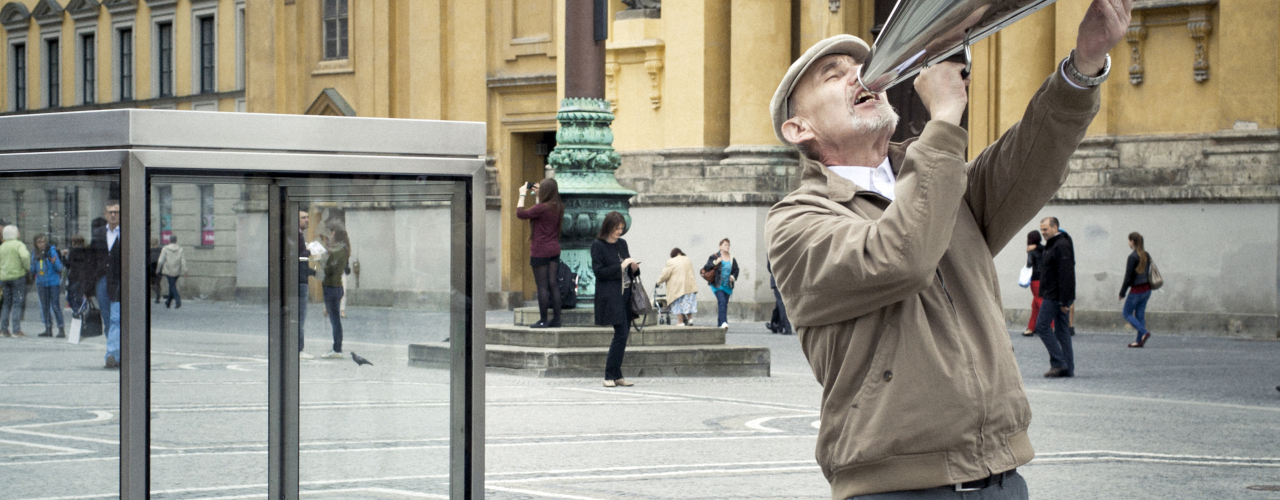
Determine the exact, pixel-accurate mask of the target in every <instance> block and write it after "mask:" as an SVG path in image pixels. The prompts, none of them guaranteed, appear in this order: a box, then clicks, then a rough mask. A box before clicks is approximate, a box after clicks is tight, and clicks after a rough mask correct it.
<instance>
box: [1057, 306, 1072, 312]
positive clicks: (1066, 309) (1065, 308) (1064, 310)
mask: <svg viewBox="0 0 1280 500" xmlns="http://www.w3.org/2000/svg"><path fill="white" fill-rule="evenodd" d="M1058 309H1062V312H1070V311H1071V308H1070V307H1059V308H1058Z"/></svg>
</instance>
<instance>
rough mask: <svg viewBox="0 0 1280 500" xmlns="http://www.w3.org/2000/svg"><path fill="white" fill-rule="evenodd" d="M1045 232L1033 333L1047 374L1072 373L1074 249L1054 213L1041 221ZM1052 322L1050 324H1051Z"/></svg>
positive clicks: (1073, 368)
mask: <svg viewBox="0 0 1280 500" xmlns="http://www.w3.org/2000/svg"><path fill="white" fill-rule="evenodd" d="M1040 235H1041V236H1044V241H1045V243H1044V254H1043V256H1042V257H1041V259H1040V298H1041V300H1042V302H1041V303H1040V316H1039V317H1038V318H1036V335H1039V336H1040V341H1042V342H1044V348H1045V349H1047V350H1048V351H1049V371H1047V372H1045V373H1044V376H1046V377H1050V378H1057V377H1074V376H1075V374H1076V361H1075V355H1074V353H1073V352H1072V350H1071V328H1070V324H1071V322H1070V319H1069V318H1068V313H1069V312H1070V311H1071V304H1072V303H1074V302H1075V300H1076V252H1075V247H1074V246H1073V245H1072V244H1071V236H1070V235H1068V234H1067V233H1065V232H1062V231H1059V230H1058V218H1057V217H1045V218H1044V220H1041V221H1040ZM1051 324H1052V325H1051Z"/></svg>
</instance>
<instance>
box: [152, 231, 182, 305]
mask: <svg viewBox="0 0 1280 500" xmlns="http://www.w3.org/2000/svg"><path fill="white" fill-rule="evenodd" d="M156 273H158V274H160V275H164V277H165V279H166V280H167V281H168V282H169V295H167V296H166V297H165V298H164V307H165V309H168V308H169V305H170V304H172V303H174V302H177V307H176V308H177V309H182V294H181V293H179V292H178V278H179V277H181V276H186V275H187V257H186V255H184V254H183V253H182V245H179V244H178V235H176V234H175V235H172V236H170V237H169V244H168V245H165V246H164V249H163V250H161V252H160V258H159V260H157V261H156Z"/></svg>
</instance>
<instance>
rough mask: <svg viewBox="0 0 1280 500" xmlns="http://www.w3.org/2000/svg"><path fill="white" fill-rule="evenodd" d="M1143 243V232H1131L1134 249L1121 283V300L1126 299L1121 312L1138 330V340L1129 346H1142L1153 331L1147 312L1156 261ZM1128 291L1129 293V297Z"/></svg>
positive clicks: (1130, 238) (1132, 247)
mask: <svg viewBox="0 0 1280 500" xmlns="http://www.w3.org/2000/svg"><path fill="white" fill-rule="evenodd" d="M1142 243H1143V241H1142V235H1141V234H1138V232H1137V231H1134V232H1132V233H1129V248H1131V249H1133V253H1130V254H1129V259H1128V261H1127V262H1125V266H1124V283H1122V284H1121V285H1120V300H1122V301H1124V309H1123V312H1121V314H1122V315H1124V319H1125V321H1128V322H1129V324H1130V325H1133V328H1134V329H1135V330H1137V331H1138V339H1137V341H1136V342H1133V343H1131V344H1129V347H1142V346H1144V345H1146V344H1147V339H1149V338H1151V332H1150V331H1148V330H1147V319H1146V313H1147V300H1149V299H1151V290H1152V283H1151V281H1152V280H1151V270H1152V267H1154V266H1155V263H1153V262H1152V261H1151V255H1148V254H1147V250H1146V248H1144V246H1143V244H1142ZM1126 291H1127V292H1128V294H1129V297H1128V298H1127V299H1126V298H1125V292H1126Z"/></svg>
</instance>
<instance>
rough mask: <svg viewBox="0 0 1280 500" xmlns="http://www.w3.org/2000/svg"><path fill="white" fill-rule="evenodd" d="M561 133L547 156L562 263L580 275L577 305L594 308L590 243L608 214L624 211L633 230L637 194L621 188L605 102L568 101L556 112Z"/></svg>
mask: <svg viewBox="0 0 1280 500" xmlns="http://www.w3.org/2000/svg"><path fill="white" fill-rule="evenodd" d="M556 119H557V120H559V121H560V130H559V131H558V132H556V148H555V150H554V151H552V152H551V155H550V156H548V157H547V163H548V164H549V165H551V167H552V168H554V169H555V178H556V183H557V184H558V185H559V187H560V197H561V199H562V200H564V220H563V222H562V225H561V228H562V232H561V235H560V247H561V250H560V262H561V263H562V264H564V265H567V266H569V268H570V269H571V270H573V272H574V273H577V275H578V301H579V302H580V303H582V302H585V304H584V305H587V306H589V305H591V304H592V302H593V299H594V298H595V293H596V291H595V290H596V288H595V283H596V280H595V274H594V273H593V272H592V271H591V242H592V241H594V240H595V238H596V235H597V234H599V232H600V223H601V222H603V221H604V216H605V215H606V214H608V213H609V212H614V211H617V212H620V213H622V216H623V218H624V219H625V220H626V221H627V228H628V229H630V227H631V215H630V213H629V212H628V211H627V207H628V205H629V204H628V200H630V199H631V197H632V196H635V194H636V192H635V191H632V190H630V189H626V188H624V187H622V185H621V184H618V180H617V178H615V177H614V172H615V171H617V170H618V165H619V164H621V163H622V159H621V157H619V156H618V153H617V152H616V151H614V150H613V130H612V129H610V128H609V125H610V124H611V123H613V113H612V112H610V111H609V101H606V100H604V99H588V98H569V99H565V100H563V101H561V103H560V112H559V113H557V114H556Z"/></svg>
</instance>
